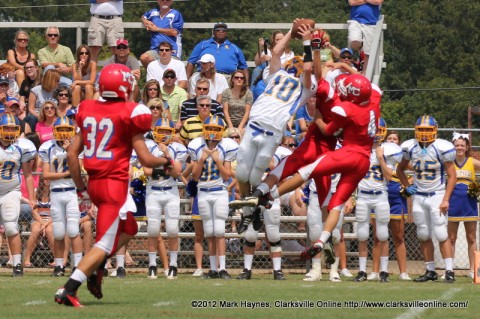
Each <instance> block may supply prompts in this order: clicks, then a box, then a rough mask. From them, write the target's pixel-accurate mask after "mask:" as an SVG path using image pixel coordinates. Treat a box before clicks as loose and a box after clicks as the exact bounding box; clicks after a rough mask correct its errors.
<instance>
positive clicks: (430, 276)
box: [413, 270, 438, 282]
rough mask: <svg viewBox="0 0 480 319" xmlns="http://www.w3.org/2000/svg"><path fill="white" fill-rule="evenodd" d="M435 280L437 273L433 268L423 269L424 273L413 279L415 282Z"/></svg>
mask: <svg viewBox="0 0 480 319" xmlns="http://www.w3.org/2000/svg"><path fill="white" fill-rule="evenodd" d="M429 280H431V281H437V280H438V274H437V273H436V272H435V271H434V270H427V271H425V274H423V275H422V276H420V277H418V278H415V279H413V281H415V282H425V281H429Z"/></svg>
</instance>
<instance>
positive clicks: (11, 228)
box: [3, 222, 18, 237]
mask: <svg viewBox="0 0 480 319" xmlns="http://www.w3.org/2000/svg"><path fill="white" fill-rule="evenodd" d="M3 226H5V236H7V237H12V236H15V235H16V234H18V224H17V223H14V222H5V223H4V224H3Z"/></svg>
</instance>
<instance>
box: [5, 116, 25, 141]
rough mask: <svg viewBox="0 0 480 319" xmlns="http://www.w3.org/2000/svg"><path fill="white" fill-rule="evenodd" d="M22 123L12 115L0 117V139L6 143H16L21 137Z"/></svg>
mask: <svg viewBox="0 0 480 319" xmlns="http://www.w3.org/2000/svg"><path fill="white" fill-rule="evenodd" d="M20 134H21V131H20V121H19V120H18V118H17V117H16V116H15V115H13V114H10V113H3V114H2V115H0V139H2V140H4V141H6V142H10V143H11V142H14V141H15V140H16V139H17V138H19V137H20Z"/></svg>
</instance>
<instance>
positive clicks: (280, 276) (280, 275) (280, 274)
mask: <svg viewBox="0 0 480 319" xmlns="http://www.w3.org/2000/svg"><path fill="white" fill-rule="evenodd" d="M273 279H274V280H285V279H287V278H285V276H284V275H283V272H282V270H281V269H279V270H274V271H273Z"/></svg>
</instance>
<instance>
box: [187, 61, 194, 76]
mask: <svg viewBox="0 0 480 319" xmlns="http://www.w3.org/2000/svg"><path fill="white" fill-rule="evenodd" d="M193 68H194V65H193V64H192V63H190V62H188V63H187V67H186V72H187V79H190V77H191V76H192V74H193Z"/></svg>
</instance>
